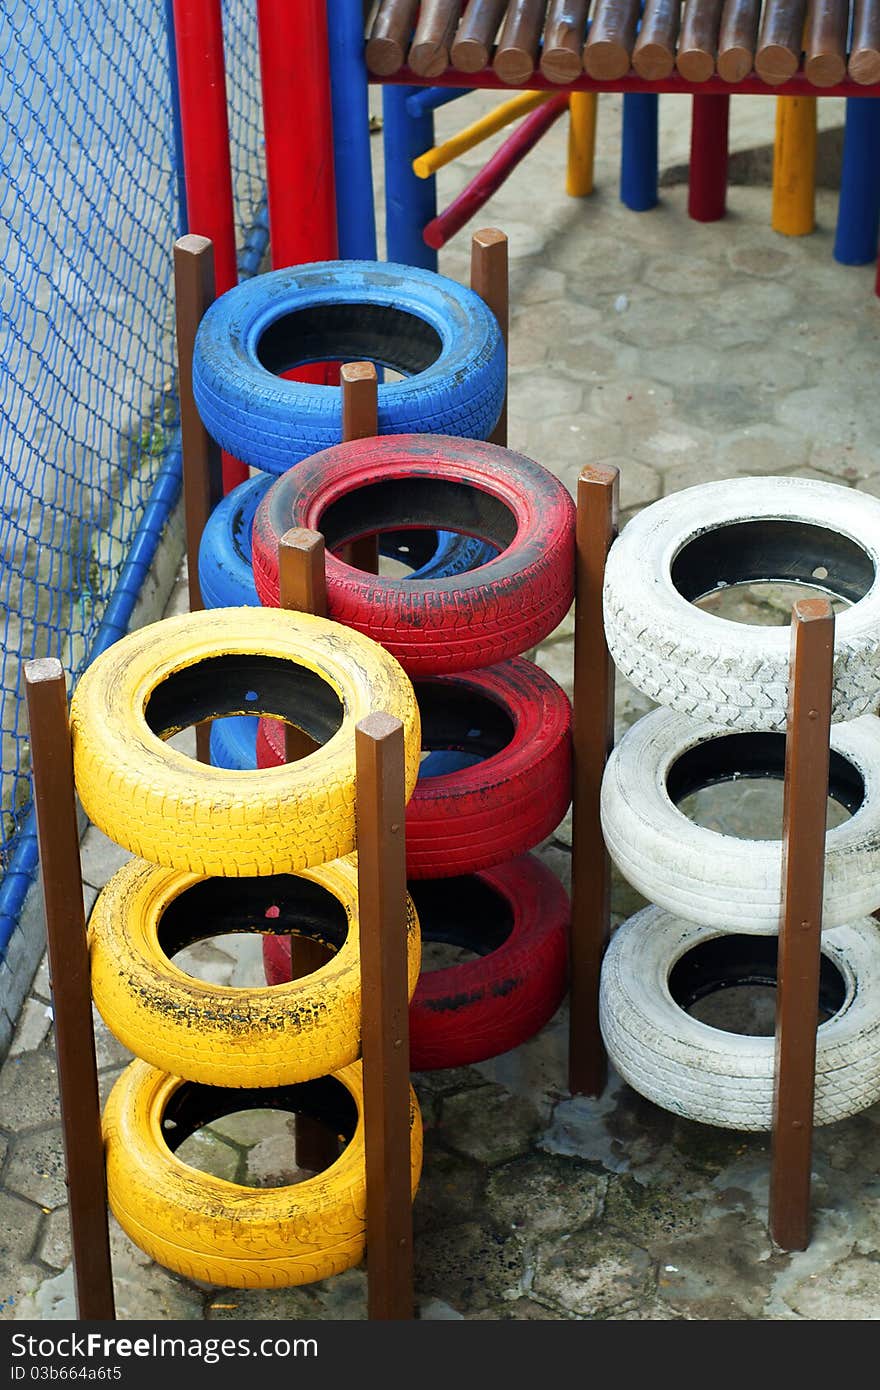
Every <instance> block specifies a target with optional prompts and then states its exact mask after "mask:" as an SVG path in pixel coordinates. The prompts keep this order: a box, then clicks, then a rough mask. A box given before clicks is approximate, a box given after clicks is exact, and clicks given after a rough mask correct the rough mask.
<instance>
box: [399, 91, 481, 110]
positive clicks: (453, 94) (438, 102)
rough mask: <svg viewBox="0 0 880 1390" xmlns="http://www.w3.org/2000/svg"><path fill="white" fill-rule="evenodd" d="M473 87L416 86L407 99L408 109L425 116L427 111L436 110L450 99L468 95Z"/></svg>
mask: <svg viewBox="0 0 880 1390" xmlns="http://www.w3.org/2000/svg"><path fill="white" fill-rule="evenodd" d="M473 90H474V89H473V87H416V88H415V90H414V91H413V93H412V95H411V96H408V97H407V99H406V109H407V111H408V112H409V114H410V115H411V116H424V114H425V112H426V111H435V110H436V109H437V107H438V106H445V105H446V103H447V102H449V101H458V98H459V97H468V96H470V94H471V92H472V91H473Z"/></svg>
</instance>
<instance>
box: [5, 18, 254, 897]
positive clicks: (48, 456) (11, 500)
mask: <svg viewBox="0 0 880 1390" xmlns="http://www.w3.org/2000/svg"><path fill="white" fill-rule="evenodd" d="M168 10H170V5H168V6H166V4H164V3H158V4H157V3H150V4H140V5H134V4H131V3H129V0H3V4H2V7H0V359H2V362H0V557H2V559H0V625H2V632H3V652H2V668H0V736H2V769H0V872H2V871H3V870H5V869H6V868H7V866H8V864H9V860H10V855H11V853H12V851H13V849H14V847H15V842H16V833H17V831H18V830H19V829H20V827H21V825H22V823H23V820H24V818H25V817H26V816H27V813H28V811H29V809H30V781H29V760H28V742H27V721H26V710H25V707H24V703H23V698H22V696H23V690H22V668H23V664H24V662H25V661H26V660H27V659H28V658H30V657H32V656H44V655H53V656H57V657H59V658H60V660H61V661H62V663H63V664H64V666H65V669H66V670H67V671H68V673H70V674H71V675H72V676H74V677H75V676H76V674H77V673H78V672H79V671H80V670H81V669H82V667H83V665H84V664H85V662H86V661H87V660H88V657H89V654H90V651H91V649H92V647H93V644H94V640H95V636H96V633H97V632H98V630H99V628H100V625H101V622H102V619H103V617H104V615H105V612H106V610H107V605H108V602H109V601H110V599H111V596H112V595H113V593H114V589H115V587H116V585H117V582H118V580H119V576H120V573H121V571H122V568H123V566H124V564H125V561H126V557H127V556H128V554H129V552H130V550H131V544H132V539H133V537H134V536H135V535H136V534H137V532H138V527H139V525H140V524H141V521H142V518H143V516H144V512H145V508H146V507H147V504H148V502H149V500H150V497H151V494H152V493H153V490H154V488H155V485H156V480H157V478H158V477H159V475H160V472H161V470H162V469H163V467H164V466H166V463H167V458H168V451H169V447H170V446H171V444H172V442H173V440H174V437H175V430H176V423H177V401H176V386H175V380H174V365H175V349H174V336H173V329H174V299H173V281H172V251H171V248H172V242H173V240H174V238H175V236H177V235H178V234H179V232H180V231H181V230H182V226H181V222H180V215H179V210H178V205H177V194H178V179H177V169H176V167H175V126H174V112H173V97H172V83H171V80H170V69H169V48H168V33H167V29H166V14H167V11H168ZM224 34H225V44H226V60H227V91H228V94H229V107H230V113H229V119H230V140H231V151H232V164H233V181H234V189H235V195H236V204H237V206H236V214H237V219H238V225H239V243H240V248H241V253H240V254H241V259H242V269H243V270H244V271H245V273H252V272H253V270H254V269H255V268H256V264H257V263H258V259H259V252H260V250H261V247H262V245H264V239H263V241H261V240H260V235H259V228H260V227H261V226H262V225H263V224H264V223H265V209H264V206H263V189H264V175H263V167H262V137H261V130H260V109H259V108H260V103H259V59H258V48H257V40H256V21H255V6H254V0H226V3H225V4H224ZM255 228H256V229H257V234H256V239H255V230H254V229H255ZM194 230H197V229H194Z"/></svg>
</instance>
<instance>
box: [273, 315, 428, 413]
mask: <svg viewBox="0 0 880 1390" xmlns="http://www.w3.org/2000/svg"><path fill="white" fill-rule="evenodd" d="M442 351H443V339H442V338H441V336H440V334H439V333H438V332H437V330H436V328H434V327H433V326H432V325H431V324H430V323H428V322H427V320H426V319H423V318H419V316H418V315H417V314H411V313H409V312H408V311H407V310H406V309H397V308H394V307H393V306H392V305H385V304H367V303H360V304H358V303H349V304H319V305H314V306H312V307H310V308H305V309H297V310H295V311H294V312H293V313H289V314H282V315H281V316H280V317H278V318H277V319H275V320H274V322H273V323H270V324H269V325H268V326H267V327H266V328H264V329H263V331H262V333H261V334H260V336H259V339H258V341H257V347H256V352H257V360H258V361H259V363H260V365H261V366H263V367H265V369H266V371H267V372H272V373H273V374H274V375H275V376H282V375H283V374H284V373H285V372H290V371H293V370H294V369H295V368H296V367H304V366H306V365H307V364H308V363H310V362H322V363H339V364H340V365H342V364H344V363H346V362H372V363H374V364H375V366H377V367H387V368H390V370H391V371H394V372H399V373H400V374H401V376H404V377H409V376H414V375H415V374H416V373H418V372H424V371H426V370H427V369H428V367H431V366H433V364H434V363H435V362H436V361H437V359H438V358H439V356H440V354H441V352H442ZM336 389H337V391H338V387H337V388H336Z"/></svg>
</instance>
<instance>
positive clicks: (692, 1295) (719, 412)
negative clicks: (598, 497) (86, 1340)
mask: <svg viewBox="0 0 880 1390" xmlns="http://www.w3.org/2000/svg"><path fill="white" fill-rule="evenodd" d="M480 100H482V99H480ZM749 100H751V99H749ZM743 102H744V99H740V102H739V103H737V104H736V106H735V111H736V110H740V111H742V107H743ZM483 104H484V105H486V104H489V103H488V101H485V102H483ZM744 104H745V106H746V107H748V111H745V112H742V127H741V131H740V133H739V134H736V133H735V140H736V141H737V142H738V147H739V148H740V149H743V150H748V148H749V147H750V146H758V145H761V144H765V143H766V139H767V132H768V130H769V129H770V126H769V124H768V122H769V120H770V118H771V117H772V106H771V104H770V103H767V102H764V101H763V99H762V101H761V104H760V106H759V105H758V104H755V105H753V106H751V107H749V102H748V101H745V103H744ZM820 108H821V111H822V117H823V123H824V124H826V125H833V124H834V120H835V119H839V108H835V107H834V106H833V104H832V103H820ZM471 109H473V107H472V108H471ZM762 111H763V118H762V115H761V113H762ZM453 112H454V108H451V107H449V108H446V110H445V112H443V113H441V118H440V120H439V121H438V126H439V128H440V130H441V132H442V131H448V130H451V129H453V128H454V126H455V124H456V121H457V119H458V118H457V117H454V116H453V114H452V113H453ZM618 114H619V102H618V101H617V100H616V99H613V98H611V99H608V98H605V99H603V104H602V116H601V122H600V133H601V136H602V142H601V152H600V158H599V161H598V166H597V182H598V189H597V192H596V194H595V195H594V197H593V198H592V199H591V200H589V201H587V202H585V203H583V204H582V203H578V202H573V201H569V200H566V199H565V198H564V196H563V195H562V193H561V188H560V183H561V167H562V160H563V150H564V131H563V128H562V126H558V127H557V128H556V129H555V130H554V132H553V133H552V134H551V136H550V137H549V138H548V141H547V143H546V146H545V149H544V152H543V153H542V155H541V156H539V157H537V158H534V157H533V158H532V159H531V161H529V162H527V163H526V164H524V165H523V166H522V168H521V170H520V171H519V172H518V174H517V175H516V176H515V178H514V179H513V180H511V182H510V184H508V186H507V188H506V189H504V190H503V191H502V192H501V194H499V195H498V197H497V198H496V199H495V200H494V202H493V203H492V204H491V205H490V207H489V208H487V209H486V211H485V214H484V215H483V217H482V218H481V222H482V223H483V224H484V225H485V224H496V225H500V226H502V227H504V228H505V229H506V230H507V231H508V233H509V235H510V238H511V257H512V261H511V265H512V275H511V292H512V303H513V317H512V330H511V333H512V336H511V362H512V370H511V443H512V445H513V446H515V447H518V448H520V449H522V450H523V451H525V452H526V453H528V454H530V455H532V456H533V457H534V458H536V459H538V460H540V461H541V462H542V463H544V464H545V465H547V466H548V467H549V468H551V469H552V470H553V471H554V472H555V473H556V474H557V475H558V476H559V477H560V478H562V479H563V480H564V481H565V483H566V484H567V485H568V486H570V487H572V488H573V487H574V484H575V480H576V477H577V473H578V471H579V469H580V468H581V467H582V465H583V464H584V463H586V462H588V461H591V460H593V461H595V460H608V461H613V462H615V463H617V464H618V465H619V467H620V469H621V487H622V506H623V509H624V519H625V518H626V517H627V516H629V515H631V514H632V512H633V511H635V510H636V509H638V508H640V507H642V506H644V505H646V504H648V503H650V502H652V501H653V500H654V499H656V498H658V497H661V496H666V495H668V494H670V493H673V492H675V491H676V490H678V489H680V488H683V487H687V486H689V485H691V484H694V483H699V482H703V481H706V480H708V479H712V478H723V477H728V476H732V475H734V474H767V473H786V474H792V475H800V476H805V477H821V478H825V479H831V480H834V481H836V482H838V483H840V484H842V485H844V486H847V487H852V488H860V489H864V490H866V491H868V492H872V493H875V494H876V493H878V492H880V452H878V451H877V448H876V444H875V441H876V439H877V438H878V426H880V397H878V393H877V391H876V386H875V366H876V361H877V353H878V331H880V308H878V302H877V301H876V300H875V299H874V297H873V295H872V285H873V275H874V271H873V267H865V268H859V269H844V268H842V267H840V266H837V265H835V264H834V263H833V261H832V259H831V243H832V238H833V222H834V217H835V213H836V199H835V197H834V195H833V193H832V192H830V191H823V192H820V195H819V198H818V204H817V215H818V230H817V232H816V233H815V234H814V235H813V236H811V237H808V238H804V239H800V240H784V239H782V238H781V237H779V236H776V235H774V234H773V233H772V231H771V230H770V227H769V213H770V197H769V190H768V189H767V188H765V187H736V188H734V189H732V190H731V195H730V213H729V216H728V218H727V219H726V221H725V222H724V223H723V224H721V225H715V226H705V227H704V226H698V225H696V224H693V223H689V222H688V220H687V216H686V190H685V189H684V188H683V187H681V186H673V187H669V188H666V189H664V193H663V199H662V202H661V205H660V207H659V208H657V209H656V210H655V211H653V212H651V213H650V214H644V215H641V216H637V215H634V214H631V213H628V212H626V211H625V210H623V209H622V208H621V207H620V205H619V204H618V202H617V198H616V179H617V166H616V159H617V149H618V140H617V135H616V131H615V123H616V121H617V119H618ZM685 117H686V106H684V105H683V104H681V103H679V104H678V105H677V106H675V107H673V106H672V105H666V104H664V132H665V134H664V162H665V163H666V164H667V165H676V164H680V162H681V159H682V157H683V151H684V150H685V149H686V135H687V132H686V124H685ZM762 122H763V123H762ZM736 131H737V127H736V125H735V132H736ZM496 143H497V142H496ZM480 159H481V156H480V155H478V154H477V153H475V154H473V155H471V156H469V157H468V159H467V160H466V161H465V163H464V165H463V166H462V168H460V169H459V168H454V169H450V170H446V171H444V174H443V175H442V176H441V181H442V194H443V196H444V197H445V196H450V195H451V193H452V192H454V191H456V190H457V188H458V187H459V186H460V185H461V182H462V181H463V179H464V178H465V177H466V176H467V173H468V171H469V170H472V169H474V168H476V167H478V165H479V163H480ZM379 176H380V177H381V171H380V174H379ZM467 256H468V250H467V240H466V238H459V239H458V241H456V242H455V243H454V244H453V246H452V247H451V248H450V249H449V250H448V252H447V253H445V254H444V258H443V262H442V265H441V268H442V269H443V270H444V271H446V272H447V273H449V274H451V275H453V276H455V277H456V278H459V279H464V278H465V277H466V274H467ZM182 598H183V590H182V587H179V588H178V591H177V594H176V596H175V599H174V601H173V603H172V607H174V606H179V605H180V603H181V601H182ZM738 611H739V613H740V616H743V615H746V616H750V617H751V618H752V619H753V620H756V621H780V618H781V614H782V612H783V611H784V605H783V604H781V603H780V602H778V601H777V602H776V603H775V606H774V602H773V596H772V595H771V596H770V601H769V602H768V601H767V599H766V595H762V594H761V593H747V594H746V595H745V596H744V597H743V598H742V600H741V603H740V607H739V610H738ZM538 660H539V661H540V663H541V664H542V665H543V666H545V667H546V668H547V669H548V670H549V671H550V672H552V674H553V675H554V676H556V678H557V679H558V680H560V681H561V682H562V684H563V685H565V686H566V688H567V689H568V690H569V691H570V690H571V622H570V620H568V621H567V622H566V623H564V624H563V625H562V627H561V628H560V629H559V631H558V632H557V633H556V634H555V635H554V636H553V637H552V638H550V639H549V640H548V641H547V642H546V643H545V644H544V645H543V647H542V648H541V650H540V652H539V654H538ZM648 708H649V702H648V701H646V700H645V699H643V698H642V697H641V696H639V695H638V694H637V693H636V692H634V691H633V690H631V689H629V688H627V687H626V686H624V685H621V686H620V687H619V690H618V703H617V714H618V733H619V732H621V731H622V729H623V728H624V727H625V726H626V725H627V724H628V723H629V722H631V721H632V720H633V719H634V718H636V717H638V716H639V715H640V714H641V713H643V712H645V711H646V710H647V709H648ZM738 797H739V793H738V792H737V791H736V790H735V789H732V788H724V789H721V790H720V791H719V790H717V789H716V792H715V794H714V800H713V801H711V803H707V805H706V806H705V807H704V811H703V814H704V817H705V818H706V821H707V823H711V824H715V825H717V826H719V827H721V828H725V827H726V828H728V829H731V830H735V829H736V828H740V829H745V828H746V827H748V829H749V830H750V831H752V830H753V829H754V822H753V818H752V817H753V810H752V802H750V801H748V800H746V801H743V800H741V799H738ZM777 811H778V806H777ZM775 813H776V812H774V813H773V814H775ZM762 814H763V815H764V816H765V818H766V815H767V807H766V805H764V807H763V811H762ZM770 824H771V825H772V820H771V822H770ZM762 833H770V831H769V830H767V828H766V826H765V829H764V831H763V832H762ZM539 852H540V854H541V856H542V857H543V858H544V859H545V861H546V862H547V863H548V864H550V865H551V867H552V868H553V869H554V870H555V871H556V872H557V873H558V874H559V875H560V876H561V877H562V879H563V880H564V881H565V882H566V883H567V882H568V880H569V867H570V864H569V857H570V856H569V850H568V845H567V830H566V826H565V825H563V826H562V827H560V829H559V832H558V833H557V835H555V836H553V837H552V838H551V839H550V841H548V842H547V843H546V844H545V845H543V846H542V847H541V848H540V851H539ZM122 857H123V856H122V854H121V852H120V851H117V850H116V849H115V847H113V846H111V845H110V844H109V842H107V841H105V840H104V839H103V837H102V836H101V835H100V834H98V832H97V831H95V830H90V831H89V833H88V835H87V837H86V840H85V844H84V855H83V871H84V879H85V884H86V890H85V891H86V900H87V903H88V904H90V903H91V901H92V900H93V898H94V896H95V893H96V890H98V889H99V888H100V887H101V885H102V884H103V883H104V882H105V881H106V878H107V877H108V875H109V873H110V872H112V870H113V868H114V867H116V865H117V864H118V863H119V862H120V859H121V858H122ZM640 905H641V900H640V899H639V898H638V897H637V895H636V894H635V893H634V892H633V891H632V890H630V889H629V888H627V887H626V885H625V884H623V883H622V882H620V881H619V880H618V881H616V883H615V891H614V901H613V907H614V921H615V923H617V922H620V921H621V920H623V918H625V917H626V916H627V915H628V914H629V913H630V912H632V911H633V910H634V909H635V908H636V907H638V906H640ZM228 945H229V943H228V939H227V940H225V941H223V942H220V943H219V944H217V943H215V944H212V945H210V946H208V947H204V948H200V956H199V964H198V969H199V972H200V973H202V974H206V975H208V977H209V978H212V979H216V980H218V981H227V982H245V981H246V980H253V981H257V980H258V979H259V972H258V969H257V960H258V957H257V953H256V950H255V948H254V946H253V943H250V945H249V949H248V951H246V952H242V951H239V950H235V948H232V949H231V951H230V950H229V949H227V948H228ZM50 1008H51V1002H50V992H49V983H48V978H47V973H46V968H45V965H44V966H43V968H42V969H41V971H40V973H39V975H38V976H37V979H36V981H35V983H34V988H33V992H32V995H31V998H30V999H29V1001H28V1003H27V1006H26V1008H25V1011H24V1013H23V1015H22V1019H21V1023H20V1027H19V1031H18V1035H17V1037H16V1040H15V1044H14V1046H13V1050H12V1053H11V1055H10V1056H9V1058H8V1059H7V1061H6V1063H5V1065H4V1067H3V1070H2V1074H0V1158H2V1164H3V1166H2V1168H0V1208H2V1221H0V1229H2V1230H3V1232H4V1235H3V1236H2V1237H0V1242H2V1244H0V1315H2V1316H3V1317H5V1318H7V1319H19V1318H39V1319H52V1318H70V1317H73V1316H75V1313H74V1306H73V1302H72V1279H71V1271H70V1268H69V1248H68V1232H67V1217H66V1209H65V1205H64V1201H65V1190H64V1174H63V1164H62V1159H61V1153H60V1131H59V1125H58V1103H57V1098H56V1089H55V1073H54V1055H53V1045H52V1034H51V1026H50ZM567 1021H568V1020H567V1011H566V1007H565V1006H563V1007H562V1008H561V1009H560V1010H559V1013H558V1014H557V1016H556V1017H555V1018H554V1019H553V1020H552V1022H551V1023H550V1024H549V1025H548V1027H547V1028H545V1029H544V1031H543V1032H542V1034H541V1035H540V1036H539V1037H537V1038H535V1039H534V1040H533V1041H532V1042H530V1043H528V1044H527V1045H525V1046H523V1047H521V1048H519V1049H517V1050H516V1051H515V1052H512V1053H509V1054H507V1055H505V1056H503V1057H499V1058H497V1059H495V1060H493V1061H490V1062H487V1063H485V1064H483V1065H481V1066H475V1067H468V1068H462V1069H458V1070H453V1071H446V1072H437V1073H432V1074H422V1075H419V1076H416V1077H415V1078H414V1080H415V1085H416V1089H417V1091H418V1094H419V1098H420V1102H421V1106H422V1113H423V1117H424V1123H425V1162H424V1170H423V1177H422V1182H421V1186H420V1189H419V1193H418V1196H417V1198H416V1203H415V1221H416V1231H417V1239H416V1265H417V1279H416V1283H417V1294H418V1301H419V1310H420V1315H421V1316H422V1317H424V1318H450V1319H456V1318H473V1319H510V1318H513V1319H520V1318H529V1319H534V1318H537V1319H565V1318H574V1319H614V1320H660V1319H665V1320H674V1319H724V1320H728V1319H734V1320H743V1319H750V1320H751V1319H807V1320H850V1319H874V1318H876V1317H877V1316H878V1309H880V1106H874V1107H873V1108H872V1109H870V1110H867V1111H864V1112H863V1113H861V1114H859V1115H857V1116H856V1117H854V1118H852V1119H850V1120H847V1121H844V1122H842V1123H838V1124H836V1125H833V1126H830V1127H827V1128H825V1129H822V1130H820V1131H818V1133H817V1136H816V1144H815V1163H814V1183H813V1213H814V1230H813V1237H812V1241H811V1244H810V1247H809V1249H808V1250H807V1251H805V1252H802V1253H799V1254H794V1255H788V1254H782V1253H780V1252H779V1251H778V1250H775V1249H774V1248H773V1246H772V1245H771V1242H770V1240H769V1238H768V1235H767V1228H766V1210H767V1185H768V1161H769V1150H768V1139H767V1136H765V1135H754V1134H746V1133H739V1132H730V1131H723V1130H717V1129H712V1128H709V1127H706V1126H701V1125H698V1124H694V1123H691V1122H689V1121H685V1120H681V1119H678V1118H676V1117H675V1116H673V1115H671V1114H669V1113H667V1112H665V1111H663V1110H660V1109H658V1108H657V1107H656V1106H654V1105H652V1104H651V1103H649V1102H648V1101H646V1100H643V1099H642V1098H641V1097H640V1096H639V1095H637V1094H636V1093H635V1092H634V1091H633V1090H632V1089H630V1088H629V1087H628V1086H626V1085H624V1084H622V1083H621V1082H619V1081H618V1080H617V1079H616V1078H615V1077H614V1076H613V1075H612V1078H611V1081H610V1083H609V1086H608V1089H607V1091H606V1093H605V1095H604V1096H603V1097H602V1098H601V1099H600V1100H598V1101H590V1100H585V1099H572V1098H571V1097H570V1096H569V1094H568V1093H567V1090H566V1039H567ZM98 1045H99V1064H100V1068H101V1083H102V1090H103V1092H104V1093H105V1094H106V1092H107V1090H108V1089H109V1087H110V1085H111V1083H112V1081H113V1080H114V1078H115V1077H116V1076H117V1075H118V1074H119V1072H120V1070H121V1068H122V1067H123V1065H124V1063H125V1060H126V1054H125V1052H124V1050H123V1049H122V1048H121V1047H120V1046H119V1045H118V1044H117V1043H116V1042H115V1041H114V1040H113V1039H112V1037H111V1036H110V1035H109V1034H108V1033H107V1031H106V1029H105V1028H104V1027H103V1026H102V1025H101V1024H100V1023H99V1025H98ZM189 1143H190V1150H189V1156H190V1161H191V1162H194V1163H196V1164H201V1165H203V1166H205V1167H210V1168H211V1169H212V1171H215V1172H217V1173H219V1174H222V1175H225V1176H229V1177H236V1178H237V1179H239V1180H247V1181H250V1182H254V1183H265V1182H272V1181H276V1182H277V1181H278V1180H280V1179H281V1178H282V1177H283V1175H284V1173H285V1172H286V1171H288V1165H289V1164H290V1161H291V1160H290V1154H291V1143H290V1134H289V1128H288V1127H287V1122H286V1121H283V1120H282V1121H281V1124H280V1127H279V1123H278V1121H277V1118H276V1121H275V1124H274V1127H273V1126H270V1125H268V1124H267V1123H266V1122H265V1120H261V1119H260V1118H259V1117H255V1116H249V1117H245V1118H244V1119H241V1118H233V1119H229V1120H225V1121H221V1122H218V1123H217V1124H215V1125H214V1126H213V1127H212V1129H211V1130H210V1131H207V1132H202V1133H201V1135H199V1136H196V1137H195V1138H194V1139H193V1140H191V1141H189ZM113 1253H114V1270H115V1277H116V1289H117V1298H118V1305H119V1313H120V1316H121V1317H123V1318H132V1317H141V1318H156V1319H159V1320H162V1319H171V1318H187V1319H211V1320H213V1319H217V1320H238V1319H253V1318H270V1319H280V1318H286V1317H318V1318H327V1319H339V1318H346V1319H351V1318H363V1317H364V1316H365V1306H366V1305H365V1276H364V1272H363V1270H361V1269H359V1270H354V1271H350V1272H349V1273H347V1274H345V1275H343V1276H340V1277H338V1278H336V1279H332V1280H328V1281H326V1282H325V1283H322V1284H317V1285H313V1286H310V1287H307V1288H304V1289H301V1290H281V1291H274V1292H243V1291H238V1290H229V1289H215V1288H207V1287H202V1286H196V1285H194V1284H192V1283H189V1282H187V1281H186V1280H183V1279H179V1278H177V1277H176V1276H174V1275H173V1274H169V1273H168V1272H166V1271H164V1270H163V1269H161V1268H160V1267H158V1266H156V1265H154V1264H153V1263H151V1262H150V1261H149V1260H148V1259H147V1258H146V1257H145V1256H144V1255H142V1254H141V1253H140V1252H139V1251H138V1250H136V1249H135V1248H134V1247H133V1246H132V1245H131V1243H130V1242H129V1241H128V1240H127V1238H126V1237H124V1236H123V1235H122V1233H121V1232H120V1231H119V1229H118V1228H117V1227H116V1226H115V1223H114V1226H113Z"/></svg>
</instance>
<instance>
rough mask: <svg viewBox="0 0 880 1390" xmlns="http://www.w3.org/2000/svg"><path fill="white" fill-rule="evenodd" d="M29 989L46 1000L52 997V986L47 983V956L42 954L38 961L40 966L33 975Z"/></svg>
mask: <svg viewBox="0 0 880 1390" xmlns="http://www.w3.org/2000/svg"><path fill="white" fill-rule="evenodd" d="M31 990H32V991H33V993H34V994H38V995H39V996H40V998H41V999H45V1000H47V1001H48V1000H49V999H50V998H51V997H52V988H51V985H50V984H49V957H48V956H43V959H42V960H41V961H40V967H39V969H38V970H37V973H36V975H35V976H34V982H33V984H32V985H31Z"/></svg>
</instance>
